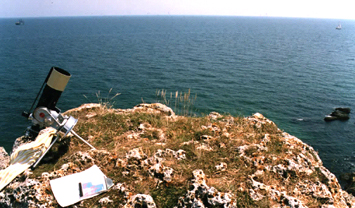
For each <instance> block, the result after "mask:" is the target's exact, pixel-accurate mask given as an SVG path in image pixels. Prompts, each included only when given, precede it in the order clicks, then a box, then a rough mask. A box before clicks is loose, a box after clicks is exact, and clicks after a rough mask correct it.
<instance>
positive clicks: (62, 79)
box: [36, 67, 70, 113]
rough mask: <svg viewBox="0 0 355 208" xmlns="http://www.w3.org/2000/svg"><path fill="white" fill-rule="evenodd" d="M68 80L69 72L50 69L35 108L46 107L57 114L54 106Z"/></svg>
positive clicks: (54, 68)
mask: <svg viewBox="0 0 355 208" xmlns="http://www.w3.org/2000/svg"><path fill="white" fill-rule="evenodd" d="M69 79H70V73H69V72H67V71H65V70H64V69H61V68H58V67H52V68H51V70H50V71H49V73H48V76H47V78H46V80H45V83H46V85H45V87H44V89H43V92H42V96H41V97H40V98H39V101H38V104H37V107H47V108H48V109H50V110H55V111H57V112H58V113H59V109H58V108H56V104H57V102H58V100H59V97H60V96H61V94H62V92H63V91H64V89H65V86H66V85H67V83H68V81H69ZM37 107H36V108H37Z"/></svg>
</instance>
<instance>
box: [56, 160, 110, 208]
mask: <svg viewBox="0 0 355 208" xmlns="http://www.w3.org/2000/svg"><path fill="white" fill-rule="evenodd" d="M50 185H51V188H52V192H53V194H54V197H55V199H56V200H57V202H58V204H59V205H60V206H62V207H66V206H69V205H72V204H75V203H77V202H79V201H81V200H83V199H87V198H90V197H93V196H96V195H98V194H100V193H102V192H104V191H106V190H107V189H108V188H107V185H106V176H105V174H104V173H103V172H102V171H101V170H100V169H99V167H97V166H96V165H93V166H92V167H90V168H89V169H87V170H84V171H83V172H80V173H74V174H72V175H68V176H64V177H61V178H57V179H54V180H51V181H50ZM80 189H81V190H80Z"/></svg>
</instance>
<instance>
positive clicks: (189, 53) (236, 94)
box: [0, 16, 355, 178]
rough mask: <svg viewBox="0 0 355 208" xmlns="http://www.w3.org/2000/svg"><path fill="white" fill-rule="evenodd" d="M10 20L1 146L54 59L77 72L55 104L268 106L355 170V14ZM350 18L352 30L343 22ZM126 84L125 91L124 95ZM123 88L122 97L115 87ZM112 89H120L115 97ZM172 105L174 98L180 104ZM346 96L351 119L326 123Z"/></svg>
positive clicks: (24, 123) (268, 112)
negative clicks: (186, 97)
mask: <svg viewBox="0 0 355 208" xmlns="http://www.w3.org/2000/svg"><path fill="white" fill-rule="evenodd" d="M16 21H18V19H14V18H2V19H0V80H1V81H0V135H1V136H0V146H3V147H5V149H6V150H7V151H8V152H9V153H10V152H11V148H12V145H13V142H14V140H15V139H16V138H17V137H19V136H21V135H23V134H24V132H25V130H26V128H27V127H28V126H29V125H31V122H30V121H28V120H27V119H26V118H25V117H22V116H21V113H22V112H23V111H28V110H29V109H30V107H31V105H32V103H33V102H34V100H35V98H36V95H37V94H38V93H39V90H40V88H41V86H42V84H43V83H44V80H45V78H46V76H47V74H48V73H49V70H50V68H51V67H52V66H56V67H60V68H62V69H64V70H66V71H68V72H69V73H70V74H71V78H70V80H69V83H68V84H67V86H66V88H65V90H64V91H63V93H62V95H61V96H60V98H59V100H58V103H57V107H58V108H60V109H61V110H62V112H64V111H66V110H68V109H71V108H75V107H78V106H80V105H81V104H83V103H91V102H101V101H102V100H104V101H109V102H110V103H111V104H112V105H113V106H114V107H115V108H121V109H126V108H132V107H134V106H135V105H138V104H140V103H142V102H145V103H152V102H160V101H162V100H161V98H159V96H158V93H159V92H161V90H163V91H164V92H166V96H167V97H168V98H171V97H170V96H171V95H172V98H174V96H175V95H176V92H178V93H179V94H181V93H187V92H188V91H189V90H190V94H191V99H192V100H193V104H192V106H193V107H191V108H190V110H189V111H190V112H192V113H193V115H195V116H204V115H207V114H209V113H210V112H212V111H215V112H219V113H221V114H231V115H234V116H251V115H252V114H254V113H256V112H259V113H261V114H263V115H264V116H265V117H267V118H269V119H271V120H272V121H274V122H275V123H276V124H277V125H278V127H279V128H280V129H282V130H284V131H286V132H288V133H290V134H292V135H294V136H296V137H298V138H299V139H301V140H302V141H303V142H305V143H307V144H309V145H311V146H312V147H313V148H314V149H315V150H316V151H318V153H319V155H320V157H321V159H322V161H323V163H324V165H325V167H327V168H328V169H329V170H330V171H331V172H333V173H334V174H335V175H336V176H337V177H338V178H339V177H340V175H341V174H342V173H345V172H352V171H355V115H354V112H355V103H354V101H355V73H354V71H355V20H340V19H310V18H280V17H230V16H102V17H98V16H95V17H45V18H44V17H42V18H24V19H23V21H24V24H23V25H15V22H16ZM339 23H341V25H342V29H341V30H336V29H335V28H336V26H337V25H338V24H339ZM116 93H121V94H120V95H118V96H117V97H114V95H115V94H116ZM113 97H114V98H113ZM111 98H112V99H111ZM173 107H174V106H172V108H173ZM336 107H349V108H351V109H352V112H351V113H350V119H349V120H347V121H332V122H325V121H324V116H325V115H327V114H330V113H331V112H332V111H333V110H334V108H336Z"/></svg>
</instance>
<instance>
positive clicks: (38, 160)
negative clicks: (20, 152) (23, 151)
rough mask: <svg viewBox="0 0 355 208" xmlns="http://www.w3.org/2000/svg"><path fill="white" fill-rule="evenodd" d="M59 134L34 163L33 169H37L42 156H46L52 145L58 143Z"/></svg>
mask: <svg viewBox="0 0 355 208" xmlns="http://www.w3.org/2000/svg"><path fill="white" fill-rule="evenodd" d="M58 138H59V137H58V136H55V139H54V140H53V142H52V143H51V144H50V145H49V147H48V148H47V149H46V151H44V153H43V154H42V155H41V156H40V157H39V158H38V159H37V161H36V162H35V164H33V165H32V167H31V169H32V170H33V169H35V167H36V166H37V165H38V163H39V162H40V161H41V160H42V158H43V157H44V155H46V154H47V152H48V151H49V150H50V149H51V147H52V146H53V145H54V143H56V141H57V140H58Z"/></svg>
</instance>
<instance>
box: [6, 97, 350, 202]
mask: <svg viewBox="0 0 355 208" xmlns="http://www.w3.org/2000/svg"><path fill="white" fill-rule="evenodd" d="M66 114H69V115H72V116H73V117H75V118H78V119H79V122H78V124H77V125H76V126H75V129H74V130H75V131H76V132H77V133H78V134H79V135H81V136H82V137H83V138H85V139H87V141H88V142H90V143H91V144H92V145H94V146H95V147H96V149H97V150H90V149H89V147H88V146H87V145H85V144H83V142H81V141H80V140H79V139H77V138H75V137H70V136H69V137H65V138H61V139H60V141H58V142H57V144H56V145H55V146H54V147H53V148H52V149H51V151H50V152H49V153H48V155H47V156H46V157H45V158H44V160H43V161H42V162H41V163H40V165H39V166H38V167H37V168H36V169H34V170H33V171H31V170H28V171H25V172H24V173H23V174H22V175H20V176H19V177H17V178H16V179H15V180H14V181H13V182H12V183H10V184H9V185H8V186H7V187H6V188H5V189H4V190H3V191H1V192H0V207H60V206H59V205H58V203H57V202H56V200H55V198H54V196H53V194H52V192H51V187H50V184H49V181H50V180H52V179H55V178H59V177H62V176H65V175H69V174H72V173H76V172H80V171H83V170H85V169H87V168H89V167H91V166H92V165H93V164H96V165H97V166H99V167H100V169H101V170H102V171H103V172H104V173H105V175H106V176H107V177H109V178H111V179H112V180H113V182H114V184H115V185H114V186H113V187H112V188H111V189H110V190H109V191H107V192H105V193H103V194H100V195H98V196H96V197H93V198H91V199H87V200H83V201H81V202H79V203H77V204H75V205H73V206H71V207H126V208H128V207H132V208H133V207H134V208H139V207H142V208H143V207H196V208H197V207H226V208H227V207H228V208H232V207H275V208H276V207H294V208H301V207H322V208H331V207H335V208H341V207H355V198H354V197H353V196H352V195H351V194H349V193H347V192H346V191H344V190H342V188H341V187H340V185H339V183H338V180H337V178H336V177H335V176H334V174H332V173H331V172H330V171H329V170H328V169H326V168H325V167H324V166H323V164H322V161H321V159H320V158H319V156H318V154H317V152H316V151H314V149H313V148H312V147H311V146H309V145H307V144H305V143H303V142H302V141H301V140H300V139H298V138H296V137H294V136H292V135H289V134H288V133H286V132H284V131H282V130H280V129H279V128H278V127H277V126H276V125H275V123H273V122H272V121H270V120H268V119H267V118H265V117H264V116H263V115H261V114H259V113H256V114H254V115H253V116H250V117H245V118H243V117H233V116H229V115H220V114H218V113H216V112H212V113H210V114H209V115H207V116H205V117H201V118H192V117H185V116H177V115H175V113H174V112H173V111H172V109H170V108H169V107H167V106H165V105H162V104H159V103H155V104H140V105H138V106H136V107H134V108H133V109H125V110H123V109H112V108H107V107H105V106H102V105H99V104H86V105H83V106H80V107H79V108H76V109H72V110H70V111H68V112H66ZM25 142H28V141H27V140H26V138H25V137H22V138H19V139H18V140H17V142H16V145H15V146H18V145H21V143H25ZM0 160H1V163H0V169H4V168H6V166H7V165H8V161H9V157H8V155H7V153H6V152H5V151H4V149H3V148H0Z"/></svg>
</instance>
